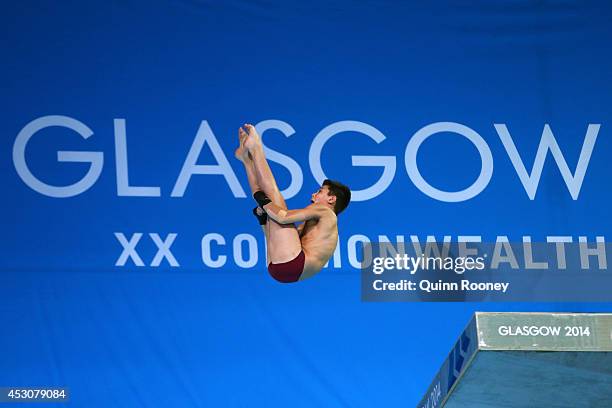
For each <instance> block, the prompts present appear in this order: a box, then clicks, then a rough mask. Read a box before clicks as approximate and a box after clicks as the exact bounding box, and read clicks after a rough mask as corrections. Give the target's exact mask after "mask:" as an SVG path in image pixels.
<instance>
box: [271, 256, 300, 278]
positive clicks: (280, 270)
mask: <svg viewBox="0 0 612 408" xmlns="http://www.w3.org/2000/svg"><path fill="white" fill-rule="evenodd" d="M305 261H306V255H304V251H300V253H299V254H298V256H296V257H295V258H293V259H292V260H290V261H289V262H283V263H276V264H275V263H270V264H268V272H269V273H270V275H271V276H272V277H273V278H274V279H276V280H277V281H279V282H283V283H290V282H297V281H298V279H300V276H301V275H302V272H304V262H305Z"/></svg>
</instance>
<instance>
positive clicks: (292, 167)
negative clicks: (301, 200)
mask: <svg viewBox="0 0 612 408" xmlns="http://www.w3.org/2000/svg"><path fill="white" fill-rule="evenodd" d="M255 128H256V129H257V133H259V134H260V135H261V138H262V143H263V134H264V132H265V131H266V130H268V129H278V130H280V131H281V132H282V133H283V134H284V135H285V136H286V137H290V136H291V135H293V134H294V133H295V130H294V129H293V128H292V127H291V125H290V124H288V123H287V122H283V121H282V120H276V119H270V120H264V121H262V122H259V123H258V124H257V125H256V126H255ZM263 149H264V154H265V155H266V158H267V159H268V160H269V161H273V162H275V163H278V164H280V165H281V166H283V167H285V168H286V169H287V170H289V174H291V183H290V184H289V187H287V188H286V189H285V190H283V191H281V194H282V195H283V197H285V200H288V199H290V198H292V197H295V195H296V194H297V193H299V192H300V189H301V188H302V184H303V183H304V173H302V169H301V168H300V165H299V164H297V162H296V161H295V160H293V159H292V158H291V157H289V156H285V155H284V154H282V153H279V152H277V151H276V150H272V149H270V148H268V147H266V146H265V145H264V147H263Z"/></svg>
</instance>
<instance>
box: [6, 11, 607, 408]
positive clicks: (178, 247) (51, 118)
mask: <svg viewBox="0 0 612 408" xmlns="http://www.w3.org/2000/svg"><path fill="white" fill-rule="evenodd" d="M611 17H612V7H611V6H610V5H609V3H607V2H603V1H586V2H584V1H583V2H571V1H559V2H539V1H500V2H495V3H492V2H469V3H468V2H461V1H445V2H441V3H437V4H426V5H424V4H416V3H415V4H410V3H405V2H398V3H396V2H392V1H380V2H374V1H370V2H360V3H359V4H355V3H354V2H349V1H340V2H332V3H330V2H323V1H321V2H319V1H315V2H309V4H308V6H306V5H304V4H301V3H295V4H292V3H291V2H277V1H266V2H263V1H255V2H246V1H227V2H222V3H217V2H209V1H203V0H183V1H156V2H141V1H135V0H130V1H121V2H119V1H108V2H62V3H57V2H36V1H26V2H20V3H14V4H11V5H5V7H4V10H3V13H2V15H1V16H0V31H1V33H2V35H1V37H0V38H1V40H0V41H1V42H2V57H3V58H2V64H0V74H1V75H0V78H1V79H0V81H1V85H2V86H1V89H2V92H0V100H1V101H2V110H1V113H0V115H1V117H2V120H1V121H0V126H1V127H0V129H1V130H2V135H3V138H2V145H1V149H2V150H1V153H2V160H0V166H1V167H0V178H1V181H2V186H3V190H4V205H3V211H1V212H0V217H2V226H3V230H4V231H3V238H2V245H1V251H2V257H1V259H0V271H1V273H0V299H1V300H0V322H1V323H2V327H3V336H1V337H0V346H1V350H2V351H3V357H2V359H0V385H3V386H43V385H45V386H51V385H57V386H67V387H69V388H70V390H71V393H72V395H71V398H72V400H71V404H72V405H74V406H88V407H94V406H100V407H106V406H126V407H128V406H129V407H132V406H160V407H165V406H169V405H171V406H195V407H199V406H287V405H292V406H304V407H312V406H325V407H328V406H358V407H360V406H363V407H369V406H411V405H415V404H416V403H417V402H418V400H419V399H420V397H421V394H422V393H423V392H424V391H425V389H426V388H427V386H428V385H429V381H430V380H431V379H432V378H433V376H434V373H435V372H436V370H437V368H438V367H439V365H440V363H441V362H442V360H443V358H444V357H445V356H446V354H447V353H448V351H449V350H450V348H451V346H452V344H453V341H454V339H455V337H456V336H457V335H458V334H459V333H460V332H461V330H462V329H463V326H464V325H465V324H466V323H467V321H468V319H469V317H470V316H471V314H472V313H473V312H474V311H476V310H498V311H504V310H543V311H547V310H553V311H555V310H558V311H560V310H564V311H566V310H567V311H587V310H588V311H598V310H602V311H603V310H610V309H609V308H610V305H608V304H588V303H584V304H550V303H547V304H546V303H540V304H490V303H489V304H475V303H472V304H464V303H463V304H462V303H453V304H450V303H449V304H426V303H421V304H401V303H396V304H371V303H362V302H361V301H360V284H359V269H358V261H359V259H360V258H359V253H358V252H359V251H358V248H359V247H360V242H363V241H366V240H371V241H377V240H380V239H385V238H388V239H390V240H395V239H396V237H397V236H401V237H404V238H405V240H406V241H409V240H410V239H411V236H414V237H416V238H418V239H419V240H421V241H424V240H425V239H426V238H427V236H429V235H432V236H435V237H436V238H437V239H439V240H441V239H442V237H443V236H445V235H448V236H451V237H452V239H453V240H457V239H458V237H459V236H478V237H480V238H481V239H482V240H483V241H489V242H490V241H494V240H495V239H496V237H497V236H499V235H504V236H508V237H509V238H510V240H514V241H520V240H522V239H523V237H524V236H529V237H531V239H532V240H533V241H545V240H546V239H547V237H551V236H569V237H572V239H573V241H574V242H576V241H577V240H578V237H580V236H584V237H587V239H588V241H589V242H595V239H596V237H597V236H602V237H606V238H607V236H608V235H609V233H610V231H611V229H612V221H611V220H610V217H609V216H608V209H609V201H610V199H611V191H610V179H611V176H612V169H611V168H610V166H609V155H610V152H611V151H612V145H611V137H610V130H609V127H608V121H609V120H610V119H611V114H612V110H611V109H612V108H611V106H612V97H611V95H612V83H611V82H610V81H609V76H610V72H612V57H611V54H610V40H611V39H612V38H611V37H612V28H611V27H610V25H609V21H610V18H611ZM244 122H251V123H254V124H257V125H258V128H259V129H260V131H261V132H262V134H263V139H264V143H265V144H266V146H267V148H268V149H269V150H268V157H269V158H270V160H271V161H272V163H271V166H272V170H273V171H274V173H275V174H276V176H277V180H278V183H279V186H280V187H281V189H283V190H285V193H286V195H287V196H288V197H290V198H289V199H288V205H289V207H293V208H298V207H302V206H305V205H306V204H307V203H308V200H309V198H310V194H311V193H312V192H313V191H314V190H316V188H317V186H318V184H319V183H320V182H321V181H322V178H324V176H327V177H330V178H335V179H339V180H341V181H343V182H345V183H346V184H348V185H349V186H351V188H352V189H353V190H354V191H355V193H354V194H355V200H354V201H353V202H352V203H351V205H350V206H349V207H348V209H347V210H346V211H345V213H343V214H342V215H341V216H340V218H339V229H340V242H339V245H338V250H337V252H336V254H335V256H334V258H333V260H332V261H330V263H329V266H328V267H327V268H326V269H324V270H323V271H322V272H321V273H320V274H319V275H318V276H316V277H315V278H313V279H310V280H308V281H304V282H302V283H299V284H295V285H281V284H278V283H277V282H275V281H273V280H272V279H271V278H270V277H269V276H268V275H267V271H266V268H265V260H264V253H265V252H264V247H263V240H262V236H261V233H260V230H259V226H258V225H257V223H256V221H255V219H254V218H253V217H252V215H251V213H250V211H251V208H252V207H253V206H254V203H253V201H252V199H250V198H249V197H248V196H249V194H250V193H249V191H248V184H247V182H246V177H245V174H244V171H243V169H242V168H241V164H240V162H238V161H237V160H235V159H234V158H233V151H234V149H235V148H236V146H237V128H238V126H239V125H241V124H243V123H244ZM66 152H68V153H66ZM415 155H416V160H412V159H413V157H414V156H415ZM540 173H541V174H540ZM453 193H456V194H453ZM381 236H382V237H383V238H381ZM126 248H127V249H126ZM130 248H131V249H130ZM160 248H161V249H160Z"/></svg>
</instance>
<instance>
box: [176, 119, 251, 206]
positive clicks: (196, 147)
mask: <svg viewBox="0 0 612 408" xmlns="http://www.w3.org/2000/svg"><path fill="white" fill-rule="evenodd" d="M204 142H207V143H208V146H210V150H211V152H212V154H213V156H214V157H215V159H216V160H217V164H214V165H210V164H207V165H201V164H196V162H197V161H198V157H199V156H200V152H201V151H202V147H204ZM192 174H219V175H222V176H223V177H225V181H227V184H228V185H229V187H230V189H231V190H232V193H234V197H241V198H242V197H246V194H245V193H244V190H243V189H242V187H241V186H240V183H239V182H238V179H237V178H236V174H234V170H232V166H230V164H229V162H228V161H227V158H226V157H225V154H224V153H223V150H222V149H221V146H219V142H218V141H217V139H216V138H215V135H214V134H213V131H212V129H211V128H210V126H208V122H207V121H205V120H203V121H202V123H201V124H200V128H199V129H198V133H197V134H196V137H195V139H194V141H193V143H192V145H191V149H189V154H187V158H186V159H185V163H183V168H182V169H181V173H180V174H179V177H178V179H177V180H176V184H175V185H174V189H172V193H171V194H170V195H171V196H172V197H182V196H183V194H184V193H185V190H186V189H187V183H189V179H190V178H191V175H192Z"/></svg>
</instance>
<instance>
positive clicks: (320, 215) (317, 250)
mask: <svg viewBox="0 0 612 408" xmlns="http://www.w3.org/2000/svg"><path fill="white" fill-rule="evenodd" d="M238 138H239V141H240V146H239V147H238V149H236V152H235V156H236V158H237V159H239V160H240V161H241V162H242V163H243V164H244V168H245V170H246V173H247V178H248V180H249V186H250V187H251V191H252V193H253V198H254V199H255V201H257V204H258V206H257V207H255V208H254V209H253V214H255V216H256V217H257V219H258V220H259V223H260V224H261V226H262V227H263V231H264V234H265V238H266V244H267V262H268V272H269V273H270V275H271V276H272V277H273V278H274V279H276V280H277V281H279V282H283V283H289V282H297V281H300V280H304V279H307V278H309V277H311V276H313V275H315V274H316V273H318V272H319V271H320V270H321V268H323V266H324V265H325V264H326V263H327V261H328V260H329V258H330V257H331V256H332V254H333V253H334V250H335V249H336V244H337V242H338V222H337V217H336V216H337V215H338V214H340V213H341V212H342V211H343V210H344V209H345V208H346V207H347V206H348V204H349V201H350V200H351V191H350V190H349V188H348V187H347V186H345V185H344V184H342V183H339V182H337V181H333V180H325V181H324V182H323V185H322V186H321V188H319V190H317V192H316V193H314V194H313V195H312V197H311V200H310V202H311V204H310V205H309V206H307V207H306V208H302V209H299V210H289V209H287V204H286V203H285V199H284V198H283V196H282V195H281V193H280V191H279V189H278V186H277V185H276V180H275V179H274V176H273V175H272V171H271V170H270V166H269V165H268V162H267V160H266V157H265V156H264V151H263V145H262V143H261V138H260V136H259V134H258V133H257V131H256V130H255V127H254V126H253V125H250V124H245V125H244V126H243V127H240V128H239V129H238ZM299 222H303V223H302V224H300V225H299V226H298V227H297V228H296V226H295V225H294V223H299Z"/></svg>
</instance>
